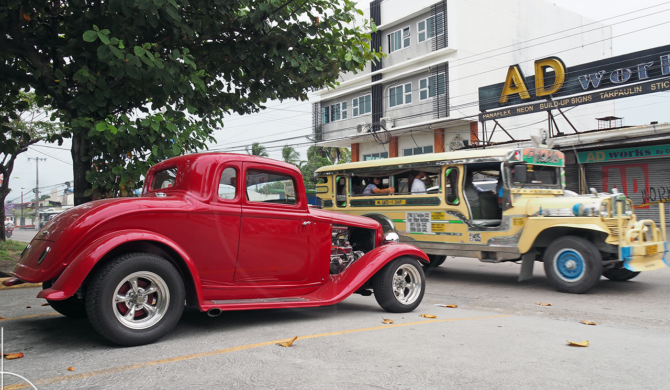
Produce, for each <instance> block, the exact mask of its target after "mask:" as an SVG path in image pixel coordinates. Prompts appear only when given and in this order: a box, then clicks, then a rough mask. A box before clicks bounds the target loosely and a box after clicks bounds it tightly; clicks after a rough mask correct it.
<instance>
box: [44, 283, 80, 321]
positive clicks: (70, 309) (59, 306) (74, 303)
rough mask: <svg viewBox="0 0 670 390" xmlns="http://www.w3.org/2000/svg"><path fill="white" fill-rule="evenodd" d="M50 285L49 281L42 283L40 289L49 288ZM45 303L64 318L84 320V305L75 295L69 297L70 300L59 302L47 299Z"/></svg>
mask: <svg viewBox="0 0 670 390" xmlns="http://www.w3.org/2000/svg"><path fill="white" fill-rule="evenodd" d="M52 285H53V283H52V281H51V280H49V281H46V282H44V283H42V288H43V289H47V288H51V286H52ZM47 302H48V303H49V306H51V308H52V309H54V310H56V311H57V312H59V313H60V314H62V315H64V316H66V317H70V318H86V305H85V303H84V300H83V299H79V298H77V295H74V296H71V297H70V298H67V299H63V300H61V301H54V300H51V299H47Z"/></svg>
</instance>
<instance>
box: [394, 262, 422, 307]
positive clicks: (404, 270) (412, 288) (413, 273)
mask: <svg viewBox="0 0 670 390" xmlns="http://www.w3.org/2000/svg"><path fill="white" fill-rule="evenodd" d="M421 287H422V281H421V275H420V274H419V271H418V270H417V269H416V268H415V267H413V266H411V265H409V264H403V265H401V266H400V267H398V269H397V270H396V271H395V273H394V274H393V295H395V299H397V300H398V302H400V303H402V304H403V305H411V304H412V303H414V302H415V301H416V300H417V298H419V294H420V293H421Z"/></svg>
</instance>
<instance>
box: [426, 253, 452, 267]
mask: <svg viewBox="0 0 670 390" xmlns="http://www.w3.org/2000/svg"><path fill="white" fill-rule="evenodd" d="M428 260H429V261H430V263H428V264H426V263H421V265H423V267H424V268H437V267H439V266H441V265H442V263H444V261H445V260H447V256H444V255H428Z"/></svg>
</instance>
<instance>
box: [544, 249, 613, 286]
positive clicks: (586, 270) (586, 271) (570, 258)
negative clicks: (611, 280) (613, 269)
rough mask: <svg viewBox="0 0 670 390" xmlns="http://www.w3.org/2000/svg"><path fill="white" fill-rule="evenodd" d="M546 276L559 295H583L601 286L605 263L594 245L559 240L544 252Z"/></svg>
mask: <svg viewBox="0 0 670 390" xmlns="http://www.w3.org/2000/svg"><path fill="white" fill-rule="evenodd" d="M544 272H545V274H546V275H547V278H548V279H549V282H551V284H552V285H554V287H556V289H557V290H558V291H561V292H567V293H572V294H582V293H585V292H587V291H589V290H590V289H591V288H593V286H595V285H596V283H598V280H599V279H600V276H601V275H602V273H603V261H602V257H601V255H600V252H599V251H598V248H596V246H595V245H593V243H592V242H590V241H588V240H586V239H584V238H581V237H577V236H565V237H560V238H557V239H555V240H554V241H553V242H552V243H551V244H549V246H548V247H547V250H546V251H545V252H544Z"/></svg>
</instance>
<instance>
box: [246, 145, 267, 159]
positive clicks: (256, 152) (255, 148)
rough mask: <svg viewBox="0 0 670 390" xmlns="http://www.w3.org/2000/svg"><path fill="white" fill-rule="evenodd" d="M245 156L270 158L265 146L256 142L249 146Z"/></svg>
mask: <svg viewBox="0 0 670 390" xmlns="http://www.w3.org/2000/svg"><path fill="white" fill-rule="evenodd" d="M247 154H250V155H252V156H259V157H270V155H269V154H268V151H267V149H266V148H265V146H263V145H261V144H260V143H258V142H254V143H253V144H251V148H247Z"/></svg>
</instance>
